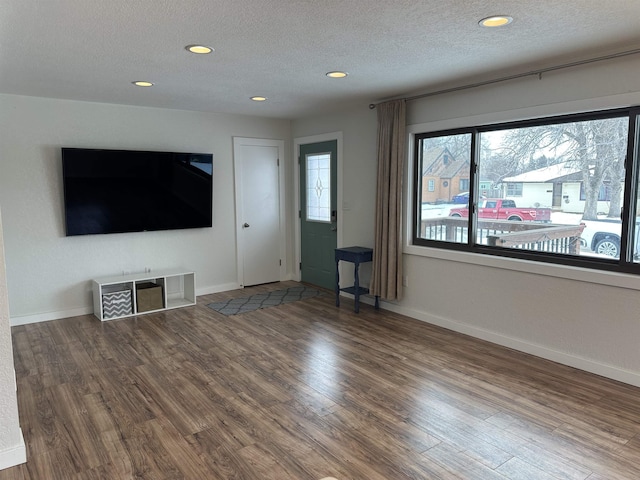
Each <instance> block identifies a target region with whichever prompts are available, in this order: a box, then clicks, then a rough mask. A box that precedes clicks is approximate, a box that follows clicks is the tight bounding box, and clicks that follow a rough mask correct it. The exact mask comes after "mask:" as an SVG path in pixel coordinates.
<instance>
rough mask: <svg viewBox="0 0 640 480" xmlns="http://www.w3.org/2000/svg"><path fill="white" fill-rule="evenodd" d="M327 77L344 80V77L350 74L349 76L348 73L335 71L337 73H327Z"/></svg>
mask: <svg viewBox="0 0 640 480" xmlns="http://www.w3.org/2000/svg"><path fill="white" fill-rule="evenodd" d="M325 75H326V76H327V77H329V78H344V77H346V76H347V75H349V74H348V73H347V72H338V71H335V72H327V73H325Z"/></svg>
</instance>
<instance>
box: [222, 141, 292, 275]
mask: <svg viewBox="0 0 640 480" xmlns="http://www.w3.org/2000/svg"><path fill="white" fill-rule="evenodd" d="M283 149H284V142H282V141H279V140H263V139H250V138H234V164H235V174H236V206H237V210H236V222H237V235H238V280H239V284H240V285H241V286H249V285H259V284H261V283H269V282H277V281H279V280H281V278H282V275H281V272H282V271H283V270H282V269H283V263H284V256H283V253H282V252H283V249H284V241H283V230H282V220H283V214H282V209H283V207H284V205H283V201H282V200H283V196H282V192H281V187H280V185H281V178H280V176H281V172H280V170H281V168H280V165H279V164H280V163H281V162H280V158H281V156H282V151H283Z"/></svg>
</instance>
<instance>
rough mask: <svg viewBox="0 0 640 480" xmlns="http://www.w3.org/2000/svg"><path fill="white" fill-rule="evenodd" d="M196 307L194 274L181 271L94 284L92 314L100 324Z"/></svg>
mask: <svg viewBox="0 0 640 480" xmlns="http://www.w3.org/2000/svg"><path fill="white" fill-rule="evenodd" d="M195 304H196V274H195V273H194V272H188V271H185V270H181V269H175V270H158V271H156V272H148V273H135V274H131V275H115V276H111V277H102V278H96V279H94V280H93V312H94V314H95V316H96V317H98V318H99V319H100V320H102V321H105V320H113V319H116V318H124V317H130V316H132V315H141V314H143V313H151V312H159V311H163V310H168V309H170V308H179V307H186V306H189V305H195Z"/></svg>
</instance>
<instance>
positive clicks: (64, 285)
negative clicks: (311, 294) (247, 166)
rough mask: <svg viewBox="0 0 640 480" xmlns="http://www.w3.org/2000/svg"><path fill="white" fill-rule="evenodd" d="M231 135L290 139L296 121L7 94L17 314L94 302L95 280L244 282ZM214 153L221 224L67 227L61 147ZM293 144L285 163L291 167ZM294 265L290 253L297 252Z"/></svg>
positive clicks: (10, 242)
mask: <svg viewBox="0 0 640 480" xmlns="http://www.w3.org/2000/svg"><path fill="white" fill-rule="evenodd" d="M233 136H242V137H256V138H270V139H282V140H285V142H286V145H287V146H289V145H290V144H291V136H290V122H289V121H284V120H273V119H266V118H259V117H247V116H236V115H225V114H207V113H198V112H186V111H179V110H166V109H152V108H140V107H128V106H120V105H108V104H97V103H88V102H75V101H66V100H54V99H42V98H33V97H20V96H11V95H0V204H2V206H3V214H4V227H5V248H6V261H7V281H8V288H9V300H10V306H11V319H12V323H13V324H19V323H26V322H29V321H35V320H47V319H52V318H61V317H65V316H72V315H78V314H83V313H88V312H91V311H92V308H91V296H90V280H91V279H92V278H94V277H99V276H103V275H117V274H120V273H122V271H123V270H126V271H130V272H143V271H144V269H145V268H147V267H148V268H151V269H152V271H153V269H155V270H158V269H161V268H171V267H185V268H187V269H190V270H194V271H195V272H196V276H197V290H198V293H199V294H202V293H206V292H213V291H220V290H225V289H229V288H233V287H234V286H235V285H236V282H237V273H236V242H235V206H234V203H235V201H234V191H233V188H234V187H233V185H234V181H233V161H232V160H233V157H232V147H233V140H232V137H233ZM62 146H65V147H88V148H118V149H134V150H135V149H140V150H144V149H148V150H169V151H196V152H209V153H213V155H214V156H213V175H214V194H213V196H214V213H213V216H214V218H213V224H214V225H213V228H209V229H196V230H179V231H164V232H143V233H127V234H113V235H91V236H81V237H65V235H64V218H63V205H62V199H63V192H62V175H61V174H62V171H61V160H60V147H62ZM289 157H290V147H288V149H287V158H286V159H285V164H286V165H287V169H288V170H290V165H291V161H290V158H289ZM288 263H289V265H290V264H291V260H289V262H288Z"/></svg>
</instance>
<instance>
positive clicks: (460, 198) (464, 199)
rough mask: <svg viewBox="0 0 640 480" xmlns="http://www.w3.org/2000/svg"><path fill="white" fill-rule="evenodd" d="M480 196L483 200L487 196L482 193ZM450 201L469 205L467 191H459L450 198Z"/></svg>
mask: <svg viewBox="0 0 640 480" xmlns="http://www.w3.org/2000/svg"><path fill="white" fill-rule="evenodd" d="M480 198H481V199H483V200H484V199H486V198H487V197H485V196H484V195H481V196H480ZM451 202H452V203H460V204H464V205H469V192H462V193H459V194H458V195H454V196H453V198H452V199H451Z"/></svg>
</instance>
